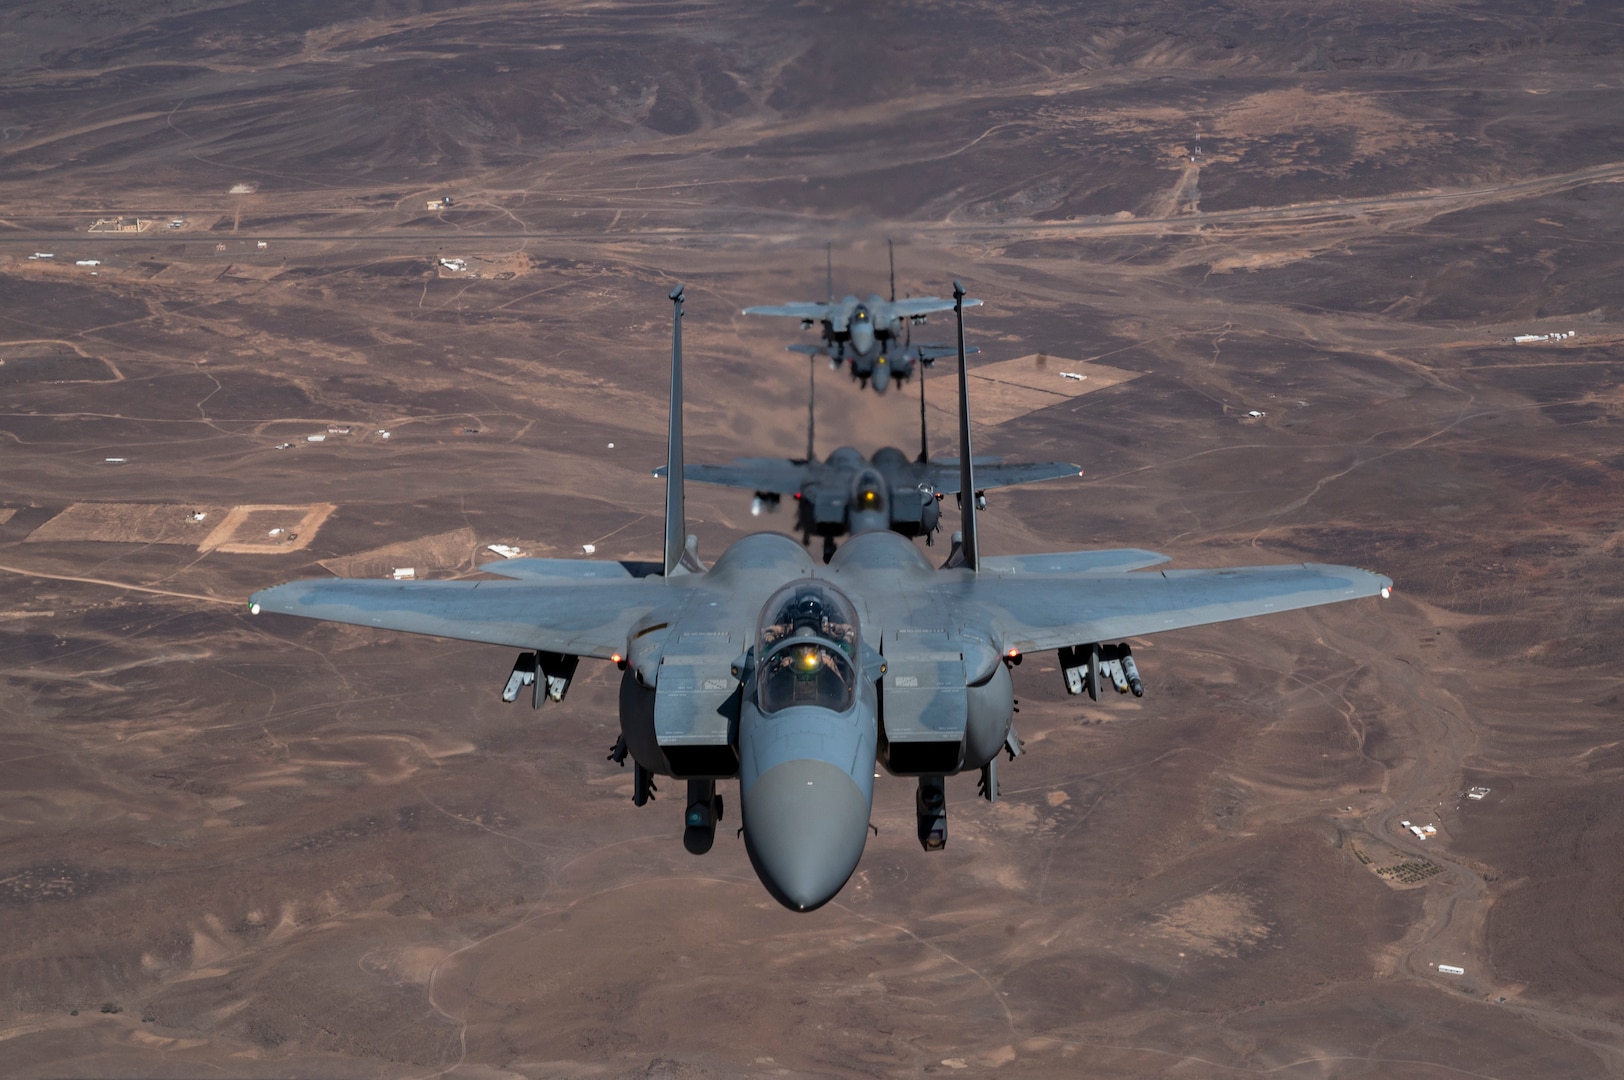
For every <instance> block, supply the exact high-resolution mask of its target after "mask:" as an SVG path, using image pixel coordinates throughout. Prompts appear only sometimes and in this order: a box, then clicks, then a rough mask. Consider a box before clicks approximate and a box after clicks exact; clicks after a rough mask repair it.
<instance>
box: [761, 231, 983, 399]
mask: <svg viewBox="0 0 1624 1080" xmlns="http://www.w3.org/2000/svg"><path fill="white" fill-rule="evenodd" d="M890 246H891V242H890V241H889V240H888V241H886V248H887V250H889V249H890ZM828 282H829V299H828V300H827V301H826V302H824V303H818V302H816V301H810V302H806V303H793V304H767V305H762V306H758V307H747V308H745V309H744V314H746V315H783V316H786V317H788V318H792V319H800V320H801V329H803V330H810V329H812V327H813V325H814V324H820V325H821V326H822V331H823V341H822V343H821V344H818V345H805V344H801V345H791V346H789V350H790V351H791V352H799V353H805V354H807V355H808V356H827V357H828V358H829V361H830V363H831V364H832V365H833V366H835V367H839V366H840V365H841V364H845V363H849V364H850V365H851V375H852V378H854V379H856V380H857V381H858V382H860V383H862V384H863V385H865V386H866V385H870V384H872V385H873V387H874V391H875V392H876V393H879V394H883V393H885V388H886V387H887V386H889V385H890V384H891V381H892V380H893V379H894V380H896V381H898V382H903V381H905V380H906V379H908V378H909V377H910V376H911V375H913V373H914V369H915V368H916V367H918V366H919V365H920V364H924V365H926V366H929V365H930V364H931V363H933V362H934V361H936V360H940V359H941V358H942V357H944V356H952V355H953V349H952V348H951V347H949V346H946V345H915V344H913V342H912V340H911V337H912V327H914V326H917V325H920V324H923V323H924V321H925V317H926V316H927V315H930V314H933V313H935V312H938V311H952V310H953V305H954V301H952V300H944V299H942V298H941V297H939V296H905V297H903V298H902V299H901V300H898V299H897V271H896V260H895V258H894V257H893V258H892V260H891V299H889V300H886V299H884V298H883V297H881V296H880V295H879V294H878V293H875V294H874V295H873V296H870V297H869V298H868V299H867V300H861V299H859V298H857V297H856V296H847V297H845V298H844V299H842V300H836V299H835V291H834V274H833V270H832V268H831V269H830V270H829V272H828ZM980 303H981V301H980V300H969V299H966V300H965V301H964V306H965V307H975V306H976V305H978V304H980ZM971 351H972V352H973V351H974V350H971Z"/></svg>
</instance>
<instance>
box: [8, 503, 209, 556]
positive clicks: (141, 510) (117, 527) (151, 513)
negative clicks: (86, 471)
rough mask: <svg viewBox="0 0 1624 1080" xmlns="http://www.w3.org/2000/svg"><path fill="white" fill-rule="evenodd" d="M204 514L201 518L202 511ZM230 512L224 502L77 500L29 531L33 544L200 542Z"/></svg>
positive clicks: (27, 541)
mask: <svg viewBox="0 0 1624 1080" xmlns="http://www.w3.org/2000/svg"><path fill="white" fill-rule="evenodd" d="M199 514H201V515H202V517H201V518H199V517H198V515H199ZM225 516H226V508H225V507H223V506H198V505H193V504H187V503H74V504H73V505H72V506H70V507H68V508H67V509H66V510H64V511H62V512H61V513H60V514H58V515H56V517H54V518H52V519H51V520H50V521H47V522H46V523H45V524H43V525H41V526H40V527H39V528H37V529H35V530H34V531H33V532H32V533H31V534H29V536H28V539H27V540H26V541H25V542H26V543H30V544H48V543H68V542H75V541H84V540H94V541H99V542H101V543H106V544H184V545H187V546H191V545H195V544H200V543H202V542H203V540H204V539H205V538H206V537H208V536H209V534H210V532H211V531H212V530H213V529H214V528H215V526H217V525H219V524H220V522H221V521H222V519H224V517H225Z"/></svg>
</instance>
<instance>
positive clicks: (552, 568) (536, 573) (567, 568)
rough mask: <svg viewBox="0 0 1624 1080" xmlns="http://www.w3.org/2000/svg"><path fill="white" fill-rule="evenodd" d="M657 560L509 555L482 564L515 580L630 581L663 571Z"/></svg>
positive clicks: (489, 572) (483, 569) (489, 569)
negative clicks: (521, 557)
mask: <svg viewBox="0 0 1624 1080" xmlns="http://www.w3.org/2000/svg"><path fill="white" fill-rule="evenodd" d="M660 569H661V567H660V564H659V563H657V562H637V561H634V560H630V559H627V560H623V561H620V562H609V561H606V560H603V559H538V558H532V559H506V560H504V561H502V562H490V563H486V564H485V565H484V566H481V567H480V570H482V571H484V572H485V573H487V574H495V575H497V576H498V577H505V578H513V579H514V580H516V581H631V580H632V579H634V578H641V577H648V576H650V575H652V574H658V573H659V572H660Z"/></svg>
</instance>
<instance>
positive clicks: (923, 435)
mask: <svg viewBox="0 0 1624 1080" xmlns="http://www.w3.org/2000/svg"><path fill="white" fill-rule="evenodd" d="M929 460H930V433H929V431H928V429H927V428H926V427H925V365H924V364H923V363H919V464H921V465H923V464H925V462H927V461H929Z"/></svg>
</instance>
